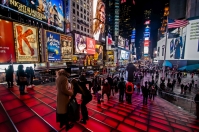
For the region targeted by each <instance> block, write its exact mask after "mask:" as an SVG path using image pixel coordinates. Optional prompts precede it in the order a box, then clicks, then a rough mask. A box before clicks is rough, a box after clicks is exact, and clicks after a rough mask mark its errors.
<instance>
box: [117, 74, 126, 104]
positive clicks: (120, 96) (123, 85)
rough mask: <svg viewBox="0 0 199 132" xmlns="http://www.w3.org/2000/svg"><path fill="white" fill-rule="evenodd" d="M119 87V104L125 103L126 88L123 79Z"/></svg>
mask: <svg viewBox="0 0 199 132" xmlns="http://www.w3.org/2000/svg"><path fill="white" fill-rule="evenodd" d="M117 87H118V89H119V102H123V100H124V92H125V88H126V85H125V81H124V78H123V77H122V78H121V81H120V82H119V83H118V86H117Z"/></svg>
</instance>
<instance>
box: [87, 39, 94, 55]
mask: <svg viewBox="0 0 199 132" xmlns="http://www.w3.org/2000/svg"><path fill="white" fill-rule="evenodd" d="M86 43H87V54H91V55H94V54H95V40H94V39H91V38H88V37H87V38H86Z"/></svg>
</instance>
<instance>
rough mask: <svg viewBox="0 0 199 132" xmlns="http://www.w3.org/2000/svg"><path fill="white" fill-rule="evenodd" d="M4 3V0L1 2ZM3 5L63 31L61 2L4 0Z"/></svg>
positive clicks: (60, 0) (54, 0) (49, 0)
mask: <svg viewBox="0 0 199 132" xmlns="http://www.w3.org/2000/svg"><path fill="white" fill-rule="evenodd" d="M2 1H4V0H2ZM5 1H7V2H3V4H4V5H6V6H9V7H10V8H12V9H14V10H16V11H19V12H22V13H24V14H27V15H29V16H31V17H33V18H36V19H38V20H41V21H44V22H46V23H48V24H49V25H52V26H55V27H56V28H57V29H59V30H61V31H64V15H63V1H62V0H5Z"/></svg>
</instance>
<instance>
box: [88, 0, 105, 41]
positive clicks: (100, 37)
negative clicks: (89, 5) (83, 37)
mask: <svg viewBox="0 0 199 132" xmlns="http://www.w3.org/2000/svg"><path fill="white" fill-rule="evenodd" d="M105 8H106V6H105V3H104V2H103V1H102V0H93V24H91V25H93V37H94V39H95V40H97V41H99V42H105V41H106V36H105V19H106V17H105V16H106V13H105V11H106V9H105Z"/></svg>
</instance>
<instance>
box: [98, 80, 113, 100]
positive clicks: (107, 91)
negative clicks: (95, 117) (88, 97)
mask: <svg viewBox="0 0 199 132" xmlns="http://www.w3.org/2000/svg"><path fill="white" fill-rule="evenodd" d="M110 93H111V88H110V85H109V83H108V80H107V79H106V80H105V81H104V84H103V89H102V99H104V94H106V96H107V98H108V100H109V97H110ZM98 103H99V100H98Z"/></svg>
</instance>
